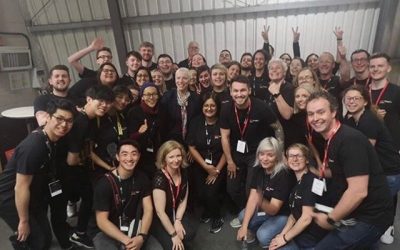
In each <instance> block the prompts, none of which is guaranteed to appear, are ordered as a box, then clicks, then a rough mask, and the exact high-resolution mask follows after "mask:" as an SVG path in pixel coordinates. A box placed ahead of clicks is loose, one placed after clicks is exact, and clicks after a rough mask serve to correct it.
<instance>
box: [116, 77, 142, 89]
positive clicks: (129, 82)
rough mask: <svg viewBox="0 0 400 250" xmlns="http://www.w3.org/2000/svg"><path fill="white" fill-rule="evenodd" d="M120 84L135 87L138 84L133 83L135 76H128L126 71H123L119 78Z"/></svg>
mask: <svg viewBox="0 0 400 250" xmlns="http://www.w3.org/2000/svg"><path fill="white" fill-rule="evenodd" d="M119 82H120V84H122V85H125V86H128V85H135V86H136V87H137V88H139V86H138V85H137V84H136V83H135V78H134V77H133V76H130V75H129V74H128V73H125V74H124V75H123V76H122V77H121V78H120V79H119Z"/></svg>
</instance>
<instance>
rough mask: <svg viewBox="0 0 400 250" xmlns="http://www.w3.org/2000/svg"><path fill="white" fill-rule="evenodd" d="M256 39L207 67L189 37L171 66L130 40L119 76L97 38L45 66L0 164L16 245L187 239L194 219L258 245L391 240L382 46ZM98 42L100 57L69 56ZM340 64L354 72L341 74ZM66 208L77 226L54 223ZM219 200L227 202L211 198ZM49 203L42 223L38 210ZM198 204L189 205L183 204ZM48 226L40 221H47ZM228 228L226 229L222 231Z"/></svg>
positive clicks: (392, 177) (1, 197)
mask: <svg viewBox="0 0 400 250" xmlns="http://www.w3.org/2000/svg"><path fill="white" fill-rule="evenodd" d="M268 30H269V27H265V28H264V30H263V32H262V34H261V35H262V37H263V39H264V46H263V48H262V49H260V50H257V51H256V52H255V53H253V54H251V53H248V52H246V53H244V54H243V55H242V56H241V59H240V62H238V61H234V60H232V56H231V53H230V52H229V50H223V51H221V53H220V56H219V63H217V64H214V65H212V66H211V67H209V66H208V65H207V61H206V58H205V57H204V56H203V55H202V54H201V53H200V48H199V44H198V43H197V42H195V41H192V42H190V43H189V45H188V58H187V59H185V60H183V61H181V62H179V63H178V64H174V62H173V59H172V57H171V56H170V55H168V54H161V55H159V56H158V59H157V63H154V62H153V61H152V58H153V54H154V45H153V44H152V43H150V42H143V43H142V44H141V45H140V47H139V51H138V52H137V51H131V52H129V53H127V56H126V66H127V68H128V70H127V72H126V73H125V74H123V75H122V76H121V77H120V76H119V74H118V71H117V69H116V67H115V66H114V65H113V64H112V53H111V50H110V49H109V48H107V47H104V43H103V41H102V39H100V38H96V39H94V40H93V42H92V43H91V44H90V45H89V46H88V47H87V48H84V49H82V50H80V51H78V52H76V53H74V54H73V55H71V56H70V57H69V58H68V61H69V63H70V65H71V66H72V67H73V68H74V69H75V70H76V71H77V72H78V73H79V76H80V77H81V79H80V80H79V81H78V82H76V83H75V84H74V85H73V86H72V87H70V82H71V79H70V74H69V69H68V67H67V66H65V65H56V66H54V67H53V68H52V69H51V70H50V72H49V88H48V93H47V94H44V95H40V96H38V97H37V98H36V100H35V102H34V112H35V117H36V120H37V123H38V128H37V129H36V130H34V131H33V132H32V133H30V134H29V135H28V136H27V137H26V138H25V139H24V140H23V141H22V142H21V143H20V144H19V145H18V146H17V147H16V148H15V151H14V154H13V156H12V157H11V159H10V161H9V162H8V164H7V166H6V168H5V170H4V172H3V173H2V174H1V175H0V217H2V218H3V219H4V220H5V222H6V223H7V224H8V225H9V226H10V227H11V229H12V230H13V231H15V235H12V236H11V237H10V240H11V242H12V244H13V246H14V247H15V248H16V249H21V248H22V247H28V248H30V249H48V248H49V247H50V244H51V237H52V232H53V233H54V235H55V236H56V238H57V240H58V242H59V244H60V246H61V247H62V248H63V249H72V248H73V247H74V245H78V246H83V247H85V248H93V247H95V248H96V249H121V248H122V249H140V248H142V247H145V245H146V241H147V238H148V237H149V236H150V235H152V236H153V237H154V238H155V239H156V240H157V241H158V242H159V243H160V245H161V246H162V247H163V248H164V249H174V250H175V249H177V250H180V249H185V248H186V249H187V248H190V247H191V244H190V243H191V240H192V239H193V238H194V236H195V233H196V228H197V221H199V222H201V223H210V227H209V232H210V233H218V232H219V231H220V230H221V229H222V227H223V224H224V217H225V213H226V212H227V211H226V210H228V211H229V212H230V213H232V214H233V215H234V219H233V220H232V221H230V223H229V224H230V226H232V227H234V228H239V229H238V231H237V236H236V238H237V240H239V241H243V242H244V243H252V242H254V241H255V240H256V239H257V240H258V242H259V244H260V246H261V247H262V248H265V249H314V248H315V249H347V248H368V247H373V246H374V245H376V244H377V242H378V241H379V239H380V240H381V241H382V242H384V243H386V244H391V243H392V242H393V233H394V228H393V219H394V214H395V212H396V211H395V208H396V206H395V205H396V203H397V192H398V191H399V189H400V155H399V150H400V88H399V87H398V86H397V85H395V84H393V83H390V82H389V80H388V78H387V77H388V73H389V72H390V70H391V66H390V57H389V56H388V55H386V54H384V53H377V54H373V55H370V54H369V53H368V52H367V51H366V50H363V49H360V50H356V51H354V52H353V53H352V54H351V56H350V62H349V61H347V59H346V49H345V48H344V46H343V41H342V39H343V31H342V30H341V29H340V28H335V31H334V35H335V36H336V39H337V53H336V54H337V55H336V59H335V57H334V56H333V55H332V54H331V53H329V52H323V53H322V54H321V55H317V54H314V53H313V54H310V55H309V56H307V58H306V60H303V59H302V58H301V57H300V46H299V38H300V33H299V32H298V30H297V29H293V30H292V31H293V38H294V39H293V50H294V51H293V52H294V57H293V58H292V57H291V56H290V54H289V53H284V54H282V55H280V56H279V57H274V48H273V47H272V46H271V45H270V44H269V40H268V38H269V37H268ZM94 51H96V62H97V63H98V64H99V69H97V70H92V69H88V68H86V67H85V66H84V65H83V64H81V62H80V59H81V58H82V57H84V56H86V55H88V54H89V53H91V52H94ZM351 68H352V69H353V71H354V77H353V78H350V72H351ZM78 201H80V203H79V204H80V206H79V211H77V217H78V219H77V226H76V228H75V229H74V230H73V232H72V233H70V231H71V228H70V226H69V224H68V223H67V222H66V219H67V211H66V210H68V212H69V213H72V214H73V213H74V212H76V210H77V209H76V204H77V202H78ZM223 204H226V206H227V209H224V205H223ZM49 208H50V215H49V217H50V222H49V220H48V209H49ZM199 209H201V216H198V217H199V218H197V217H196V214H197V213H196V212H197V211H198V210H199ZM50 224H51V226H50ZM232 237H234V236H232Z"/></svg>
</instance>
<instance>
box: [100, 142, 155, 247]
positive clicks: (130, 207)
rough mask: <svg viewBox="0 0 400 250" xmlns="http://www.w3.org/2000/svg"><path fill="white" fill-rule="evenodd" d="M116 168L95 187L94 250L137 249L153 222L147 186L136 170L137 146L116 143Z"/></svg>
mask: <svg viewBox="0 0 400 250" xmlns="http://www.w3.org/2000/svg"><path fill="white" fill-rule="evenodd" d="M116 158H117V160H118V162H119V165H118V167H117V168H116V169H115V170H113V171H112V172H110V173H106V174H105V175H104V176H103V177H102V178H101V179H100V180H99V181H98V182H97V183H96V186H95V191H94V199H93V208H94V210H95V212H96V222H97V226H98V228H97V229H96V230H95V231H96V234H95V236H94V238H93V243H94V246H95V247H96V249H98V250H101V249H104V250H113V249H114V250H119V249H121V247H124V249H141V248H142V246H143V244H144V242H145V241H146V239H147V236H148V234H149V229H150V226H151V221H152V218H153V205H152V201H151V184H150V181H149V180H148V179H147V178H146V176H145V175H144V174H143V173H142V172H140V170H138V169H136V168H137V165H138V162H139V159H140V150H139V144H138V143H137V142H136V141H132V140H122V141H120V142H119V143H118V147H117V152H116Z"/></svg>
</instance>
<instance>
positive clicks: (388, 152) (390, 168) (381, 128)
mask: <svg viewBox="0 0 400 250" xmlns="http://www.w3.org/2000/svg"><path fill="white" fill-rule="evenodd" d="M343 122H344V123H345V124H347V125H349V126H351V127H353V128H355V129H358V130H360V131H361V132H362V133H363V134H364V135H365V136H367V137H368V139H373V140H376V143H375V150H376V152H377V154H378V157H379V161H380V163H381V165H382V168H383V171H384V172H385V175H397V174H400V155H399V152H398V151H397V150H396V149H395V147H394V143H393V140H392V138H391V136H390V133H389V131H388V129H387V128H386V127H385V125H384V124H383V123H382V122H381V121H380V120H379V119H378V117H377V116H376V115H374V114H373V113H372V112H371V111H370V110H365V111H364V113H363V114H362V115H361V116H360V119H359V121H358V123H356V122H355V121H354V118H353V117H349V118H346V119H344V121H343Z"/></svg>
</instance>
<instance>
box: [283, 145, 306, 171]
mask: <svg viewBox="0 0 400 250" xmlns="http://www.w3.org/2000/svg"><path fill="white" fill-rule="evenodd" d="M287 159H288V165H289V167H290V169H291V170H293V171H294V172H302V171H304V170H305V169H306V168H307V159H306V157H305V155H304V154H303V152H302V151H301V150H300V149H299V148H297V147H292V148H290V149H289V150H288V152H287Z"/></svg>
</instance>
